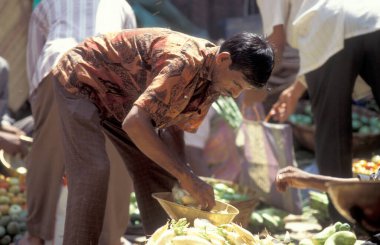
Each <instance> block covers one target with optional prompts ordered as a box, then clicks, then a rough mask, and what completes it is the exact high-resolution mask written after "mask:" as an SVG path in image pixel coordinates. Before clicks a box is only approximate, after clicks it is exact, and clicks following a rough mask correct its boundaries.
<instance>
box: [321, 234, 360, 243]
mask: <svg viewBox="0 0 380 245" xmlns="http://www.w3.org/2000/svg"><path fill="white" fill-rule="evenodd" d="M355 242H356V236H355V234H354V233H352V232H351V231H338V232H336V233H334V234H333V235H331V236H330V237H329V238H328V239H327V240H326V242H325V244H324V245H354V244H355Z"/></svg>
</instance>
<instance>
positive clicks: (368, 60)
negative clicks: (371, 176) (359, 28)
mask: <svg viewBox="0 0 380 245" xmlns="http://www.w3.org/2000/svg"><path fill="white" fill-rule="evenodd" d="M364 38H365V40H364V41H363V44H362V45H363V49H364V52H365V53H364V54H365V55H364V61H363V63H362V66H361V67H360V75H361V76H362V78H363V79H364V80H365V81H366V82H367V83H368V85H369V86H370V87H371V89H372V93H373V96H374V98H375V100H376V103H377V104H378V105H379V106H380V45H379V43H380V31H376V32H374V33H370V34H367V35H365V36H364ZM379 147H380V146H379Z"/></svg>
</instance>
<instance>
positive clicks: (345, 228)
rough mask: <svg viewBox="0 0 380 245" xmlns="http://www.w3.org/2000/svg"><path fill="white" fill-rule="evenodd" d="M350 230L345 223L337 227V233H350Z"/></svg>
mask: <svg viewBox="0 0 380 245" xmlns="http://www.w3.org/2000/svg"><path fill="white" fill-rule="evenodd" d="M350 230H351V226H350V225H349V224H347V223H343V224H342V225H341V226H340V227H339V231H350Z"/></svg>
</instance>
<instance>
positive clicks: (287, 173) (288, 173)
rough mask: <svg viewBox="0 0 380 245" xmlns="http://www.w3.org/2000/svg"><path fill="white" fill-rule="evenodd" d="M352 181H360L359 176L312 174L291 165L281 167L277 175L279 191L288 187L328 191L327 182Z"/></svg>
mask: <svg viewBox="0 0 380 245" xmlns="http://www.w3.org/2000/svg"><path fill="white" fill-rule="evenodd" d="M352 181H360V179H359V178H347V179H346V178H335V177H331V176H324V175H318V174H311V173H308V172H305V171H303V170H300V169H299V168H296V167H293V166H289V167H286V168H283V169H280V170H279V171H278V173H277V177H276V187H277V190H279V191H285V190H286V189H287V188H289V187H291V188H297V189H316V190H319V191H323V192H326V191H327V186H326V183H328V182H333V183H347V182H352Z"/></svg>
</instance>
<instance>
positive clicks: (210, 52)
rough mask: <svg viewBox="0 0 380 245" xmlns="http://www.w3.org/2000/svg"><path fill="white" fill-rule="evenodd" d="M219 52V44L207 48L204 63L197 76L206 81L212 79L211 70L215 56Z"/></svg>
mask: <svg viewBox="0 0 380 245" xmlns="http://www.w3.org/2000/svg"><path fill="white" fill-rule="evenodd" d="M218 52H219V46H215V47H211V48H208V49H207V53H206V58H205V61H204V64H203V66H202V68H201V71H200V73H199V77H200V78H203V79H205V80H208V81H212V71H213V70H214V67H215V56H216V54H217V53H218Z"/></svg>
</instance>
